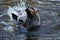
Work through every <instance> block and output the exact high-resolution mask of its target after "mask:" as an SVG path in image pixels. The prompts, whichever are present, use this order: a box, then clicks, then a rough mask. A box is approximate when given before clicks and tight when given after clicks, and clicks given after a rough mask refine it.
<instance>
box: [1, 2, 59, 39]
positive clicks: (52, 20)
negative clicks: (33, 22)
mask: <svg viewBox="0 0 60 40" xmlns="http://www.w3.org/2000/svg"><path fill="white" fill-rule="evenodd" d="M43 3H44V2H43ZM45 3H46V4H38V6H36V7H37V8H38V9H39V12H40V16H41V26H40V28H39V30H38V31H34V32H26V33H24V32H23V33H19V31H18V32H17V31H16V32H7V31H5V30H2V29H3V28H4V26H6V25H4V24H0V40H60V28H59V27H60V26H59V25H60V5H58V4H56V3H51V2H50V4H48V3H49V2H48V3H47V2H45ZM2 10H4V9H3V8H2ZM0 12H2V11H0ZM0 15H2V14H0ZM1 18H2V17H1ZM1 18H0V20H1ZM3 19H4V17H3ZM24 30H25V29H24ZM22 31H23V30H22Z"/></svg>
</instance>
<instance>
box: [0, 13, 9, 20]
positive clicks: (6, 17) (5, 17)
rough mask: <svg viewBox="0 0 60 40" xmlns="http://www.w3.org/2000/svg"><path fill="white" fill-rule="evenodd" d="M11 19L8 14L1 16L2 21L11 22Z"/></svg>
mask: <svg viewBox="0 0 60 40" xmlns="http://www.w3.org/2000/svg"><path fill="white" fill-rule="evenodd" d="M9 19H10V17H9V16H8V15H7V14H2V15H1V16H0V21H9Z"/></svg>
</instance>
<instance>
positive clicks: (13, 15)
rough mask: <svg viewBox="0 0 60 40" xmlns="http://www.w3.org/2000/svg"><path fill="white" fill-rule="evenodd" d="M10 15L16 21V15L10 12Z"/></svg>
mask: <svg viewBox="0 0 60 40" xmlns="http://www.w3.org/2000/svg"><path fill="white" fill-rule="evenodd" d="M12 17H13V19H15V20H16V21H17V15H15V14H13V13H12Z"/></svg>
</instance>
